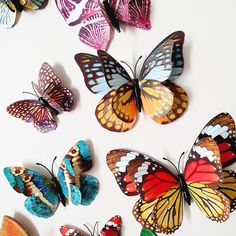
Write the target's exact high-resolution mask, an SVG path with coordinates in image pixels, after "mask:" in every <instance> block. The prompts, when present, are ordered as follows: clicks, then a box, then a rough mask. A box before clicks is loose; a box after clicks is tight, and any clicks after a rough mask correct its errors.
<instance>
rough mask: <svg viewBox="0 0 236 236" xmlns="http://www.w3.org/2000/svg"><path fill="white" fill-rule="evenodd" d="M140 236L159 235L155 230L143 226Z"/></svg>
mask: <svg viewBox="0 0 236 236" xmlns="http://www.w3.org/2000/svg"><path fill="white" fill-rule="evenodd" d="M140 236H157V234H156V233H155V232H152V231H150V230H148V229H146V228H142V230H141V233H140Z"/></svg>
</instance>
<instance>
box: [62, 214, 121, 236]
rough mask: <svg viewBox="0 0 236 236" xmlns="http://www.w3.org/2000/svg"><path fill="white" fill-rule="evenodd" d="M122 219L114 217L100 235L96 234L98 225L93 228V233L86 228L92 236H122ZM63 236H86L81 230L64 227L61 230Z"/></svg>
mask: <svg viewBox="0 0 236 236" xmlns="http://www.w3.org/2000/svg"><path fill="white" fill-rule="evenodd" d="M121 224H122V219H121V217H120V216H118V215H117V216H114V217H112V218H111V219H110V220H109V221H108V222H107V223H106V224H105V226H104V227H103V229H102V231H101V232H100V233H98V232H95V231H96V226H97V223H96V224H95V226H94V228H93V232H92V231H91V230H90V229H89V228H88V227H87V226H86V225H85V226H86V228H87V229H88V231H89V233H90V235H91V236H96V235H97V236H120V235H121ZM60 232H61V235H62V236H85V235H84V234H83V233H82V232H81V231H80V230H76V229H74V228H72V227H70V226H62V227H61V228H60Z"/></svg>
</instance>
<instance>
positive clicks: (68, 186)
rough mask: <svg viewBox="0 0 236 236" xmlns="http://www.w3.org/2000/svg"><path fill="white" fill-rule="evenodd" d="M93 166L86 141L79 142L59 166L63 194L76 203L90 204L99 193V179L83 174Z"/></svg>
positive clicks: (59, 178)
mask: <svg viewBox="0 0 236 236" xmlns="http://www.w3.org/2000/svg"><path fill="white" fill-rule="evenodd" d="M91 167H92V158H91V154H90V151H89V147H88V144H87V143H86V142H85V141H79V142H77V143H76V144H75V145H74V146H73V147H72V148H71V149H70V150H69V151H68V153H67V154H66V156H65V157H64V159H63V161H62V163H61V165H60V167H59V170H58V180H59V183H60V185H61V188H62V191H63V194H64V196H65V197H66V198H67V199H68V200H69V201H71V202H72V203H73V204H74V205H79V204H83V205H89V204H90V203H91V202H92V201H93V200H94V198H95V197H96V195H97V192H98V182H97V180H96V179H95V178H94V177H92V176H82V174H83V173H84V172H86V171H88V170H89V169H91ZM90 192H91V194H92V195H91V194H90Z"/></svg>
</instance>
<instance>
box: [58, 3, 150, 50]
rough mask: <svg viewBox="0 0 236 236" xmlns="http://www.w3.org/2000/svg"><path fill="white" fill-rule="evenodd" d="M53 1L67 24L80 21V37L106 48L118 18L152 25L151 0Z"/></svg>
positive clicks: (133, 22) (133, 23) (89, 44)
mask: <svg viewBox="0 0 236 236" xmlns="http://www.w3.org/2000/svg"><path fill="white" fill-rule="evenodd" d="M56 5H57V8H58V10H59V11H60V13H61V14H62V16H63V17H64V19H65V21H66V22H67V24H68V25H71V26H73V25H77V24H81V25H82V26H81V28H80V31H79V38H80V40H81V41H82V42H83V43H85V44H87V45H88V46H91V47H94V48H95V49H97V50H100V49H101V50H106V49H107V47H108V45H109V42H110V40H111V38H112V35H113V27H114V28H116V29H117V30H118V31H119V32H120V27H119V21H120V22H124V23H127V24H129V25H132V26H135V27H137V28H142V29H145V30H149V29H151V22H150V5H151V0H103V1H102V3H101V2H100V0H86V1H85V0H83V1H81V0H78V1H74V0H56Z"/></svg>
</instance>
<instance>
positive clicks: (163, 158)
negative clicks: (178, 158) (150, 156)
mask: <svg viewBox="0 0 236 236" xmlns="http://www.w3.org/2000/svg"><path fill="white" fill-rule="evenodd" d="M163 160H165V161H168V162H170V164H172V165H173V166H174V168H175V169H176V171H177V173H179V170H178V169H177V167H176V166H175V164H174V163H173V162H172V161H170V160H169V159H167V158H165V157H163Z"/></svg>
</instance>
